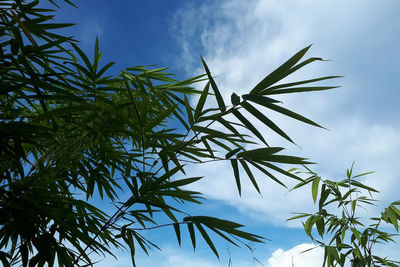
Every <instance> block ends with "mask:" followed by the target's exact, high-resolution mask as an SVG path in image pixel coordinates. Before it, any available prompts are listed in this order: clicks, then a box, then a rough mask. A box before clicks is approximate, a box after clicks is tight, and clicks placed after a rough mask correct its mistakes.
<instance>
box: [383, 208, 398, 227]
mask: <svg viewBox="0 0 400 267" xmlns="http://www.w3.org/2000/svg"><path fill="white" fill-rule="evenodd" d="M385 212H386V214H387V215H388V216H389V219H390V222H391V223H392V224H393V226H394V228H396V231H398V230H399V224H398V222H397V216H396V213H395V212H394V211H393V210H392V209H390V206H389V208H386V209H385Z"/></svg>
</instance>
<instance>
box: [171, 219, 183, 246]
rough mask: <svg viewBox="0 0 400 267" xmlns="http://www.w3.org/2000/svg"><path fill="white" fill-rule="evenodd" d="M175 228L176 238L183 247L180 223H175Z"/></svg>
mask: <svg viewBox="0 0 400 267" xmlns="http://www.w3.org/2000/svg"><path fill="white" fill-rule="evenodd" d="M173 226H174V230H175V234H176V238H177V239H178V243H179V246H181V230H180V227H179V223H174V224H173Z"/></svg>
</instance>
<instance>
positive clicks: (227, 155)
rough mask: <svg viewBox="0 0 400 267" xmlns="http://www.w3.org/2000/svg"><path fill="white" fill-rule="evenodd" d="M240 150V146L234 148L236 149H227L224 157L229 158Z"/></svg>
mask: <svg viewBox="0 0 400 267" xmlns="http://www.w3.org/2000/svg"><path fill="white" fill-rule="evenodd" d="M240 150H242V148H241V147H239V148H236V149H232V150H231V151H229V152H228V153H226V155H225V158H226V159H230V158H231V157H232V156H233V155H235V154H236V153H237V152H239V151H240Z"/></svg>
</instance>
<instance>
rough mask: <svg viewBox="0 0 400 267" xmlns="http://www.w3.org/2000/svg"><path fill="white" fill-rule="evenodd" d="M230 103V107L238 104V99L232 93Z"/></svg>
mask: <svg viewBox="0 0 400 267" xmlns="http://www.w3.org/2000/svg"><path fill="white" fill-rule="evenodd" d="M231 102H232V105H234V106H237V105H239V104H240V97H239V96H238V95H237V94H235V93H233V94H232V95H231Z"/></svg>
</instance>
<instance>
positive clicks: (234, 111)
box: [232, 109, 267, 144]
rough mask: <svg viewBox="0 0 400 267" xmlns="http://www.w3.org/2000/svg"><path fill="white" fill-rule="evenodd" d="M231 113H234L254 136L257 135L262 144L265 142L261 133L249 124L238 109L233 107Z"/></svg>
mask: <svg viewBox="0 0 400 267" xmlns="http://www.w3.org/2000/svg"><path fill="white" fill-rule="evenodd" d="M232 114H233V115H235V117H236V118H238V119H239V120H240V121H241V122H242V123H243V124H244V125H245V126H246V127H247V128H248V129H249V130H250V131H251V132H252V133H253V134H254V135H255V136H257V137H258V139H260V140H261V141H262V142H263V143H264V144H267V142H266V141H265V139H264V137H263V136H262V134H261V133H260V132H259V131H258V130H257V129H256V128H255V127H254V126H253V124H251V123H250V122H249V121H248V120H247V119H246V118H245V117H244V116H243V115H242V114H241V113H240V112H239V111H238V110H236V109H233V110H232Z"/></svg>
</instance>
